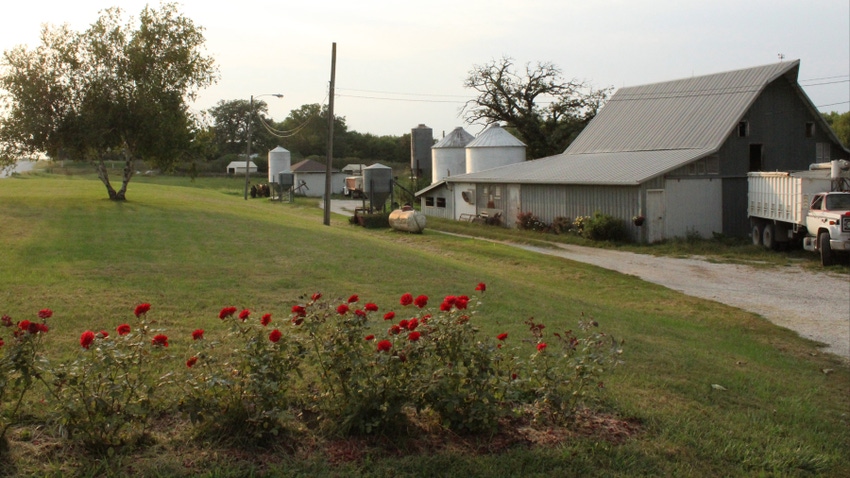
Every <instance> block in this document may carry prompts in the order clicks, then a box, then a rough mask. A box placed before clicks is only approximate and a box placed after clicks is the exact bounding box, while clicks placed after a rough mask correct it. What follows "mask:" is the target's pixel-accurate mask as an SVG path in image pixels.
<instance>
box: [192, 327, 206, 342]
mask: <svg viewBox="0 0 850 478" xmlns="http://www.w3.org/2000/svg"><path fill="white" fill-rule="evenodd" d="M203 338H204V329H197V330H195V331H194V332H192V340H201V339H203Z"/></svg>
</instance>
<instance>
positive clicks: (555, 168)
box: [445, 148, 714, 186]
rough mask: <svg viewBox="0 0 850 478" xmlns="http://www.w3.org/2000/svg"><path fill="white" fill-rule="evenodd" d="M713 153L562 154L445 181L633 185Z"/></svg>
mask: <svg viewBox="0 0 850 478" xmlns="http://www.w3.org/2000/svg"><path fill="white" fill-rule="evenodd" d="M713 152H714V149H713V148H702V149H671V150H661V151H623V152H616V153H588V154H567V153H563V154H558V155H555V156H549V157H547V158H542V159H537V160H534V161H526V162H523V163H519V164H511V165H508V166H502V167H499V168H493V169H489V170H486V171H480V172H477V173H470V174H461V175H457V176H451V177H448V178H446V179H445V181H446V182H451V183H457V182H475V183H523V184H588V185H594V184H595V185H622V186H633V185H638V184H640V183H642V182H644V181H646V180H648V179H651V178H653V177H655V176H658V175H660V174H664V173H667V172H670V171H672V170H674V169H676V168H678V167H680V166H681V165H682V164H684V163H687V162H690V161H693V160H696V159H699V158H701V157H704V156H706V155H709V154H711V153H713Z"/></svg>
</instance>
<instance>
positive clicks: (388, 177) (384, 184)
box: [363, 163, 393, 209]
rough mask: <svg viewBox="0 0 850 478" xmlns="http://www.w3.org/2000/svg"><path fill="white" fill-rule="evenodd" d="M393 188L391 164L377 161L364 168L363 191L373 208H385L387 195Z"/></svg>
mask: <svg viewBox="0 0 850 478" xmlns="http://www.w3.org/2000/svg"><path fill="white" fill-rule="evenodd" d="M392 190H393V170H392V168H391V167H389V166H384V165H383V164H380V163H375V164H373V165H371V166H368V167H366V168H364V169H363V192H364V193H365V194H366V197H368V198H369V202H370V203H371V204H372V208H373V209H383V208H384V203H385V202H387V197H389V195H390V193H392Z"/></svg>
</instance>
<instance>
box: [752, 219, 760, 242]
mask: <svg viewBox="0 0 850 478" xmlns="http://www.w3.org/2000/svg"><path fill="white" fill-rule="evenodd" d="M753 245H754V246H760V245H761V225H760V224H759V223H754V224H753Z"/></svg>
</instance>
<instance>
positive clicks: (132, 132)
mask: <svg viewBox="0 0 850 478" xmlns="http://www.w3.org/2000/svg"><path fill="white" fill-rule="evenodd" d="M121 16H122V11H121V9H119V8H110V9H107V10H103V11H101V12H100V17H99V18H98V20H97V21H96V22H95V23H93V24H92V25H91V26H90V27H89V28H88V30H86V31H84V32H73V31H71V30H70V29H69V28H68V27H67V26H61V27H58V28H51V27H44V28H43V30H42V34H41V42H42V43H41V45H39V46H38V47H37V48H35V49H33V50H29V49H27V48H26V47H23V46H20V47H16V48H14V49H12V50H10V51H6V52H4V55H3V59H4V64H5V66H6V69H5V71H4V72H3V73H2V74H0V88H2V89H3V90H5V93H4V95H3V100H5V103H6V104H7V105H8V107H7V109H6V111H5V114H4V115H3V116H2V117H0V143H2V145H3V150H4V151H5V152H6V154H9V155H12V154H16V155H20V154H26V153H33V152H44V153H46V154H48V155H49V156H51V157H53V158H63V159H65V158H68V159H75V160H91V161H93V162H94V163H95V166H96V169H97V172H98V177H99V178H100V179H101V181H102V182H103V183H104V185H105V186H106V189H107V192H108V194H109V198H110V199H113V200H125V199H126V191H127V185H128V184H129V182H130V179H131V178H132V176H133V172H134V170H135V168H134V167H133V165H134V161H135V160H136V159H144V160H146V161H150V162H151V163H153V164H154V166H155V167H157V168H160V169H163V170H170V169H171V168H173V166H174V164H175V163H176V162H177V161H178V160H179V158H180V155H181V154H184V153H185V152H187V151H189V149H190V146H191V141H192V131H193V127H194V124H193V120H192V116H191V114H190V112H189V110H188V104H187V102H188V100H190V99H194V96H195V94H196V92H197V91H198V89H200V88H203V87H205V86H208V85H210V84H212V83H214V82H215V81H216V70H215V67H214V64H213V60H212V58H210V57H206V56H204V55H203V54H202V52H201V48H202V46H203V44H204V37H203V34H202V28H201V27H197V26H195V24H194V23H193V22H192V21H191V20H190V19H188V18H186V17H184V16H183V15H181V14H180V13H179V12H178V10H177V6H176V4H163V5H161V6H160V9H159V10H155V9H152V8H151V7H145V8H144V9H143V10H142V12H141V15H140V17H139V22H138V24H135V25H134V22H133V19H132V17H131V18H130V19H129V20H128V21H127V22H125V23H122V19H121ZM116 152H118V153H120V154H121V155H122V156H123V158H124V160H125V167H124V171H123V175H122V185H121V188H120V189H119V190H118V191H116V190H115V189H114V188H113V187H112V185H111V183H110V180H109V175H108V173H107V169H106V166H105V163H104V158H105V157H107V156H108V155H110V154H114V153H116Z"/></svg>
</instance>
